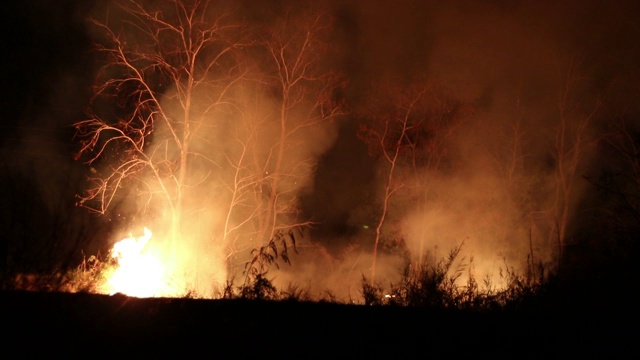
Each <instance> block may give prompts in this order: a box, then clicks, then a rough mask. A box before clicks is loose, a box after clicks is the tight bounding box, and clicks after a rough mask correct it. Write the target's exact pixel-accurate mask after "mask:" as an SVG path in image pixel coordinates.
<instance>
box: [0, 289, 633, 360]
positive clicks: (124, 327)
mask: <svg viewBox="0 0 640 360" xmlns="http://www.w3.org/2000/svg"><path fill="white" fill-rule="evenodd" d="M0 298H1V299H2V319H3V321H2V323H3V324H2V327H3V333H4V334H5V335H4V336H3V337H4V341H3V342H4V344H5V346H4V347H5V349H6V350H14V351H18V353H19V354H28V353H46V354H48V355H54V354H60V355H82V356H89V357H94V356H98V357H103V356H109V355H115V356H125V355H133V354H139V355H144V356H145V357H146V356H152V355H163V356H167V355H175V356H191V355H196V354H198V355H200V356H202V355H204V356H207V357H218V358H220V357H222V358H262V357H264V358H266V357H269V358H270V357H278V358H296V359H315V358H345V357H356V358H376V359H377V358H425V359H426V358H430V357H432V356H446V357H448V358H461V357H466V356H473V357H476V356H482V357H487V356H490V357H496V356H498V357H516V356H517V357H521V356H527V357H529V356H554V357H556V356H557V355H568V356H581V355H589V356H593V355H595V354H602V355H607V356H608V357H610V356H614V357H615V354H625V355H626V356H629V354H626V353H627V352H628V351H631V350H633V351H635V352H637V351H638V350H637V349H634V348H633V347H632V346H631V345H632V344H633V343H632V342H631V340H632V339H631V333H630V332H627V330H626V329H625V326H624V322H625V321H631V320H632V319H630V318H626V319H625V318H613V317H612V316H613V315H609V314H610V312H609V311H608V310H604V309H603V312H601V313H595V312H593V311H591V310H587V309H585V308H580V307H577V308H574V309H573V310H571V309H567V308H564V309H557V310H561V311H555V310H552V309H549V308H548V307H545V308H544V309H542V308H540V309H532V310H517V311H506V312H503V311H501V312H491V313H488V312H485V313H472V312H460V311H442V310H439V311H434V310H426V309H409V308H401V307H389V306H386V307H367V306H361V305H341V304H331V303H305V302H258V301H241V300H198V299H158V298H156V299H138V298H130V297H126V296H123V295H114V296H103V295H93V294H70V293H37V292H16V291H9V292H2V293H1V294H0ZM586 311H589V313H586ZM623 329H624V330H623ZM629 331H630V330H629Z"/></svg>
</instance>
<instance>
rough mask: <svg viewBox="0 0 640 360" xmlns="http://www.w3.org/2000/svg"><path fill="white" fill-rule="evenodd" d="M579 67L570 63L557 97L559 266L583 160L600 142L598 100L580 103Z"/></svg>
mask: <svg viewBox="0 0 640 360" xmlns="http://www.w3.org/2000/svg"><path fill="white" fill-rule="evenodd" d="M579 70H580V69H579V67H578V64H576V63H575V62H571V63H570V66H569V68H568V70H567V72H566V76H565V78H564V82H563V84H562V87H561V89H560V92H559V97H558V122H557V125H556V127H555V129H554V131H555V133H554V155H555V156H554V158H555V169H554V170H555V171H554V176H555V191H554V203H553V205H552V206H553V208H552V211H553V219H554V221H555V230H556V231H555V235H556V237H557V245H558V264H559V265H561V264H562V260H563V253H564V247H565V246H566V242H567V231H568V226H569V221H570V220H571V219H570V216H571V212H572V211H573V209H572V208H573V206H574V205H575V204H574V201H575V199H576V196H577V193H576V188H577V187H578V186H579V184H578V181H580V180H581V178H582V177H581V175H582V174H581V169H582V166H583V162H584V158H585V156H586V154H587V153H588V151H589V150H590V149H593V146H594V145H595V144H596V143H597V142H598V141H599V140H600V137H598V136H596V135H595V134H594V132H593V127H594V125H595V124H594V122H595V120H596V116H597V115H598V112H599V110H600V106H601V101H600V100H599V99H595V100H593V101H584V100H580V99H581V97H580V95H584V94H580V91H581V90H582V89H585V88H586V84H585V81H586V80H588V79H585V78H583V77H581V76H580V72H579Z"/></svg>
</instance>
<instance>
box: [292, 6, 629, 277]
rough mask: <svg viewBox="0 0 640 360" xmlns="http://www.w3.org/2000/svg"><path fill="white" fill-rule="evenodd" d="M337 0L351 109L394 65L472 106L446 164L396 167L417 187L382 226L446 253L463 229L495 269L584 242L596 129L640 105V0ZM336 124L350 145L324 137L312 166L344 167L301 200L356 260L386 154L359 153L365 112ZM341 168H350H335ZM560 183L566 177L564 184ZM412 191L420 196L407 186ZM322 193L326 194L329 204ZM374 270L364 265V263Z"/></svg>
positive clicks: (402, 79)
mask: <svg viewBox="0 0 640 360" xmlns="http://www.w3.org/2000/svg"><path fill="white" fill-rule="evenodd" d="M336 4H337V5H336V7H337V8H338V9H339V14H340V16H341V19H342V20H343V23H342V29H343V30H344V31H345V40H344V44H347V46H348V48H347V49H345V51H346V53H347V55H345V56H343V58H344V59H345V63H344V66H345V69H347V72H348V74H349V77H350V87H349V89H348V92H347V98H348V99H349V101H350V102H349V104H350V106H351V107H352V109H353V110H354V111H355V112H360V113H362V112H365V113H366V112H369V111H370V110H369V109H370V107H371V101H370V98H371V97H372V93H371V92H370V91H369V90H370V89H372V88H379V87H380V86H381V85H380V84H381V83H382V84H384V83H385V82H388V79H390V78H391V79H396V80H397V81H396V83H397V84H398V85H402V84H411V83H414V81H415V80H416V79H418V78H426V79H427V80H428V82H430V83H431V84H435V85H437V86H441V87H442V88H444V89H448V93H449V94H453V95H454V97H455V99H456V100H458V101H460V102H462V103H465V104H467V105H470V106H471V107H472V108H473V109H474V111H473V113H472V114H469V115H468V116H465V117H464V119H462V124H461V125H460V126H459V127H458V128H457V129H456V131H455V132H454V134H453V135H452V136H451V137H450V138H449V139H448V140H447V142H446V143H444V144H443V148H444V149H445V151H446V154H447V156H446V158H447V160H446V167H443V168H440V169H422V170H421V171H419V172H418V174H417V175H409V174H410V171H409V169H408V168H400V169H397V172H398V176H400V177H403V179H405V181H406V183H407V184H410V185H411V186H408V187H405V188H404V189H413V190H411V191H410V192H408V193H406V194H404V195H400V194H398V197H397V198H396V199H395V205H393V206H394V207H393V209H394V211H395V213H394V214H393V215H394V216H396V219H394V220H393V221H387V226H388V227H391V228H393V227H397V228H399V230H398V229H396V230H391V229H388V231H390V232H394V231H395V235H393V236H390V237H388V238H387V239H386V241H387V242H390V241H391V242H393V241H396V240H397V239H398V238H399V239H401V240H402V241H403V242H404V243H405V244H406V248H407V249H408V251H409V253H410V258H411V259H412V261H414V262H415V261H419V259H421V257H424V256H434V254H435V260H438V258H439V257H445V256H446V255H447V253H448V252H449V251H450V250H451V249H453V248H454V247H455V246H458V245H460V244H462V243H464V245H463V248H462V250H463V251H462V253H461V254H460V255H461V257H464V258H465V259H466V261H467V262H469V261H471V259H473V264H472V267H473V271H474V273H475V274H476V275H478V276H479V277H482V276H484V275H489V276H493V277H495V276H497V275H498V272H499V269H500V268H502V269H504V267H505V266H508V267H513V268H515V270H517V271H518V272H520V273H524V272H526V271H528V270H531V269H532V264H534V263H535V264H538V263H539V264H542V265H543V266H544V267H545V269H546V270H547V271H553V270H554V269H555V267H556V265H557V264H558V263H559V262H561V260H560V259H559V257H560V256H561V254H560V250H559V249H560V248H562V252H563V253H566V252H570V251H572V249H574V248H577V247H578V246H579V244H578V243H576V241H577V240H576V239H575V238H574V236H575V235H576V234H577V233H579V232H580V231H581V229H582V228H583V227H584V226H585V225H586V224H584V223H583V222H582V221H581V219H583V218H584V216H585V212H587V211H590V210H589V209H585V208H583V207H582V206H583V205H584V204H585V203H588V202H589V201H590V200H589V199H590V198H591V197H592V196H593V190H594V189H593V185H592V184H590V183H589V182H588V181H587V180H586V179H587V178H589V177H593V176H594V175H595V174H598V173H599V172H600V171H602V169H603V168H604V167H605V166H606V165H605V163H603V161H602V160H601V159H600V158H599V157H597V154H598V151H599V150H598V149H599V148H598V145H597V139H601V137H602V136H603V131H606V130H605V129H607V127H608V124H609V122H610V121H611V119H612V116H613V114H612V113H611V111H612V110H613V111H614V112H621V111H631V112H632V113H635V110H628V109H630V108H635V107H636V106H635V105H634V104H635V102H634V101H633V100H632V98H633V96H631V97H629V94H637V90H633V91H630V92H629V91H626V90H624V89H628V88H627V86H629V85H630V84H631V83H632V82H633V81H634V80H632V79H634V78H635V76H636V75H637V72H636V70H631V68H633V67H634V66H633V65H631V64H632V63H634V62H636V60H633V59H637V56H638V54H639V52H638V45H637V44H634V42H633V40H632V38H633V35H632V34H637V32H638V28H637V26H636V25H633V24H632V23H633V21H632V16H631V15H630V14H633V13H637V10H638V8H637V6H635V5H634V4H632V3H630V2H620V3H616V4H615V5H614V6H610V7H609V6H604V5H603V4H601V3H598V2H589V3H587V4H585V3H583V2H575V1H564V2H560V3H558V2H553V3H551V2H535V3H531V2H524V1H523V2H519V1H516V2H501V1H496V2H489V3H487V2H483V3H477V2H473V1H454V2H446V3H443V2H424V1H411V0H407V1H402V2H394V4H393V5H392V4H387V3H384V2H363V3H357V2H356V3H353V2H350V3H348V4H346V3H344V2H336ZM634 74H635V75H634ZM626 77H629V78H630V79H631V82H627V81H626V80H623V79H625V78H626ZM382 86H383V87H384V86H385V85H382ZM401 91H402V90H401ZM614 94H615V95H614ZM392 95H393V94H390V96H392ZM634 96H637V95H634ZM610 101H613V102H611V103H610ZM613 104H615V105H613ZM623 109H625V110H623ZM348 121H352V122H356V120H355V119H353V120H348ZM366 121H367V120H366V119H365V120H364V121H363V123H365V124H366ZM342 129H343V130H342V131H341V133H340V138H339V139H338V140H337V144H346V143H347V142H348V141H352V144H353V145H352V146H351V147H347V146H341V147H340V148H339V150H337V149H332V150H330V152H329V153H328V155H327V156H326V157H324V158H323V162H321V163H320V166H319V171H321V173H318V174H316V177H317V178H318V179H322V180H323V181H331V179H336V180H339V181H336V182H332V183H330V184H328V183H324V184H323V186H322V189H318V192H317V193H316V194H315V197H316V198H317V199H322V200H321V201H320V200H314V198H312V199H310V200H308V203H309V204H314V205H315V207H314V208H313V209H309V210H307V211H309V212H312V211H315V214H321V215H320V216H319V218H320V221H319V225H318V228H317V229H316V230H315V232H314V234H315V235H316V237H317V239H315V240H316V241H318V243H321V244H325V245H326V246H329V248H330V249H332V255H333V256H334V257H335V259H341V261H343V262H344V264H355V263H359V262H360V261H362V260H363V259H364V258H368V261H369V264H370V261H371V259H370V258H369V256H370V255H369V254H370V252H371V250H372V248H373V245H372V244H371V241H372V240H371V239H372V238H373V234H372V233H371V231H369V230H366V229H363V225H365V224H367V225H371V223H372V222H374V221H375V218H376V216H375V213H376V211H377V210H379V206H380V203H381V200H380V199H379V198H377V199H376V198H374V194H380V191H379V190H380V189H381V188H382V186H384V182H383V180H384V178H385V176H384V175H385V174H386V173H385V170H386V167H385V164H383V163H372V161H373V159H372V158H371V157H368V158H367V157H362V158H360V159H358V160H353V159H352V156H353V155H352V154H353V153H359V154H363V152H362V151H361V145H358V144H357V143H358V141H359V140H358V139H357V138H356V136H355V133H356V132H357V126H350V125H345V126H344V127H343V128H342ZM346 129H349V130H346ZM345 138H347V139H350V140H344V139H345ZM560 139H562V140H560ZM559 141H561V142H562V143H559ZM340 153H342V154H343V159H344V160H345V161H350V163H348V165H347V164H346V163H342V162H341V160H340ZM346 153H349V156H347V155H346ZM574 154H575V155H577V156H576V157H575V158H572V156H573V155H574ZM361 156H362V155H361ZM365 164H366V165H365ZM349 167H351V170H349V169H348V168H349ZM336 168H339V169H345V171H346V173H347V174H348V175H344V174H343V175H341V176H335V170H334V169H336ZM370 168H373V169H377V170H376V172H375V173H376V174H378V175H371V176H370V177H368V178H363V177H362V176H361V175H360V174H361V173H363V172H365V173H366V172H368V170H366V169H370ZM329 174H334V175H333V176H332V175H329ZM344 179H350V180H351V181H350V182H349V186H350V187H353V188H356V189H358V191H363V189H364V191H367V192H368V194H369V197H365V198H364V199H363V197H359V196H358V195H357V194H358V192H356V193H349V192H347V191H344V192H341V191H339V190H336V191H335V192H334V190H333V189H340V188H341V187H344V186H345V181H344ZM354 181H358V182H357V183H355V184H354V183H353V182H354ZM372 184H373V185H372ZM563 184H565V185H568V188H565V189H564V190H563V189H562V186H564V185H563ZM320 191H323V192H322V193H320ZM407 191H409V190H407ZM336 193H338V194H340V195H336ZM565 195H566V198H565ZM339 196H340V197H341V198H340V199H339V198H338V197H339ZM416 196H417V197H424V198H425V199H426V200H425V201H424V202H423V203H421V204H416V203H415V202H411V201H406V200H403V199H406V198H415V197H416ZM323 203H325V204H330V205H331V206H332V207H331V208H326V209H323V208H322V204H323ZM565 205H566V207H565ZM564 216H566V218H565V217H564ZM322 220H324V221H322ZM561 222H565V224H564V225H565V226H566V229H564V230H562V229H561V227H562V226H563V225H562V224H559V223H561ZM563 231H566V233H564V235H560V233H561V232H563ZM561 236H564V238H563V239H562V240H561V239H560V237H561ZM394 238H395V240H394ZM560 242H561V243H560ZM338 243H341V244H343V245H344V248H343V252H341V251H340V250H339V247H336V246H335V244H338ZM354 244H357V246H356V245H354ZM354 246H356V247H357V248H358V251H355V252H354V251H353V248H354ZM564 256H567V255H566V254H565V255H564ZM398 258H399V257H398V256H389V259H393V261H394V262H393V263H389V264H390V265H389V266H387V268H388V271H381V272H380V273H379V274H380V279H381V280H380V281H381V283H385V282H386V280H388V279H397V276H398V272H399V271H400V269H399V268H401V267H403V266H406V263H404V262H403V261H397V259H398ZM347 267H348V266H347ZM368 270H369V269H368V268H367V267H363V268H361V269H360V270H359V271H361V274H365V275H368V273H369V272H368ZM292 271H294V272H296V273H300V272H301V270H300V269H296V270H292ZM319 274H321V273H319ZM538 275H539V274H538ZM309 277H312V276H309ZM318 277H319V278H324V277H323V275H319V276H318ZM326 278H327V279H328V278H329V277H326ZM342 279H345V277H344V276H343V277H342ZM359 280H360V279H359V278H358V279H355V281H359ZM327 281H329V280H327ZM338 284H340V285H343V283H340V282H336V283H335V284H334V285H335V286H340V285H338ZM352 285H353V284H352Z"/></svg>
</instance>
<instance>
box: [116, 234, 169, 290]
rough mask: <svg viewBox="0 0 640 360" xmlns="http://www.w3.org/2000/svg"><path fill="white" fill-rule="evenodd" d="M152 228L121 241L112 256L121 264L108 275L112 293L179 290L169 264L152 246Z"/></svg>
mask: <svg viewBox="0 0 640 360" xmlns="http://www.w3.org/2000/svg"><path fill="white" fill-rule="evenodd" d="M152 235H153V234H152V232H151V230H149V229H148V228H146V227H145V228H144V234H143V235H142V236H139V237H134V236H133V235H130V236H129V237H127V238H124V239H122V240H120V241H119V242H117V243H116V244H115V245H114V246H113V248H112V250H111V256H112V257H113V258H114V259H116V260H117V267H116V269H115V270H114V272H113V273H112V274H111V276H109V277H108V278H107V281H106V287H107V289H108V292H109V294H111V295H113V294H115V293H122V294H125V295H129V296H135V297H158V296H175V295H177V294H176V293H177V292H178V291H177V290H176V289H175V288H174V287H172V286H171V284H170V281H169V280H170V276H169V273H168V271H167V267H166V266H165V265H164V264H163V262H162V261H161V260H160V257H159V256H157V254H154V253H153V252H152V251H151V249H150V247H149V246H148V245H149V240H151V236H152Z"/></svg>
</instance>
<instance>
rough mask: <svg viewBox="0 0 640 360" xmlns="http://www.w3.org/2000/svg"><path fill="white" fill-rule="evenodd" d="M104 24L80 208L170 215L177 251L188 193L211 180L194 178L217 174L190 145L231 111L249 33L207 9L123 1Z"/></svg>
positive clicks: (196, 4)
mask: <svg viewBox="0 0 640 360" xmlns="http://www.w3.org/2000/svg"><path fill="white" fill-rule="evenodd" d="M106 14H107V15H106V16H105V18H104V20H99V19H92V20H91V22H92V24H93V25H94V26H95V28H96V29H97V30H98V33H99V35H100V36H101V39H100V41H99V43H98V45H97V50H98V52H99V53H100V54H102V56H103V59H104V62H105V65H104V67H102V69H101V70H100V71H99V73H98V76H97V80H96V85H95V93H94V96H93V100H92V103H91V108H90V111H89V118H88V119H86V120H83V121H79V122H77V123H75V127H76V129H77V138H78V139H79V141H80V144H81V147H80V149H79V151H78V153H77V157H78V158H81V159H82V160H83V161H84V162H86V163H87V164H89V165H91V176H90V179H89V182H90V187H89V189H88V190H87V191H86V192H85V193H83V194H81V195H79V196H78V198H79V201H78V204H79V205H81V206H84V207H86V208H88V209H90V210H91V211H95V212H97V213H100V214H104V213H105V212H107V211H108V210H109V209H110V207H111V206H112V205H113V204H114V201H116V200H117V199H122V198H123V197H133V198H136V199H144V202H143V204H144V206H143V209H144V210H143V212H145V211H147V210H148V209H149V208H150V207H153V208H156V209H163V210H165V209H166V210H168V212H169V213H170V218H171V234H172V236H171V242H172V244H175V240H176V239H177V238H178V237H179V234H180V232H181V224H182V218H183V216H184V214H183V210H184V206H185V199H186V197H187V193H188V192H190V191H192V192H193V191H194V189H195V188H196V187H197V185H198V184H200V183H202V181H203V180H204V178H205V177H206V175H204V176H200V178H195V177H194V176H193V175H194V173H193V172H192V173H190V169H192V168H194V167H195V166H196V165H198V164H202V163H206V164H208V165H209V166H210V167H211V166H214V165H215V159H212V158H210V157H208V156H207V154H206V153H204V152H200V151H199V148H197V147H195V148H194V146H193V145H194V144H195V143H197V142H199V141H202V140H203V139H202V138H201V135H202V134H203V133H206V128H207V127H210V126H212V123H214V121H215V117H216V116H219V115H220V114H221V113H225V112H228V111H230V110H229V109H230V108H231V107H232V101H231V99H230V91H231V89H232V88H233V86H234V85H235V84H236V83H237V82H238V81H239V80H240V79H241V78H242V76H243V72H242V69H241V67H240V66H239V64H238V62H237V61H236V57H237V51H238V49H240V48H241V47H242V46H243V45H245V43H244V42H243V40H242V38H241V34H242V27H241V26H240V24H239V23H237V22H236V21H235V20H233V19H232V18H231V17H230V16H229V13H227V12H226V11H221V10H220V9H216V8H214V7H213V4H212V2H210V1H208V0H202V1H190V2H184V1H179V0H171V1H166V2H161V3H157V4H156V3H154V4H153V5H151V3H149V4H145V5H144V6H143V5H142V4H141V3H139V2H137V1H132V0H122V1H117V2H115V4H114V5H112V6H109V7H108V9H107V12H106Z"/></svg>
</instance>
